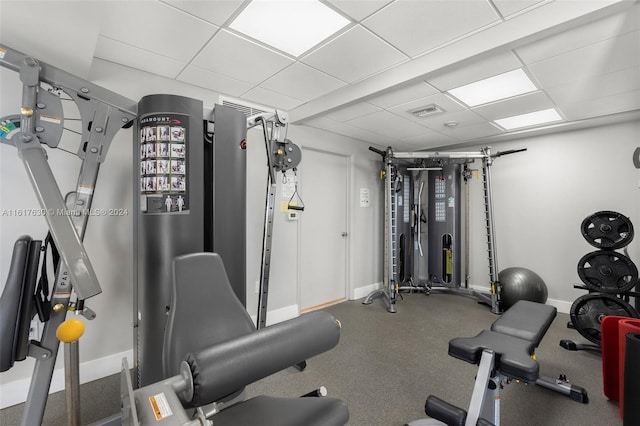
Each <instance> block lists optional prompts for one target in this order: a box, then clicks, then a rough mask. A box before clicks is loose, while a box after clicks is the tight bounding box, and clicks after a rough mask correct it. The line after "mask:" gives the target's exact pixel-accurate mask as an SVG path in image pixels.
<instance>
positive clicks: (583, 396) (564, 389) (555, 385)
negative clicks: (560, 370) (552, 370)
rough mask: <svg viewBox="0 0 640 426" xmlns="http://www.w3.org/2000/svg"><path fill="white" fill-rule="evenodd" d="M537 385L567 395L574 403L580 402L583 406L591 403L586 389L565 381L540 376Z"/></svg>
mask: <svg viewBox="0 0 640 426" xmlns="http://www.w3.org/2000/svg"><path fill="white" fill-rule="evenodd" d="M536 385H538V386H542V387H543V388H547V389H551V390H552V391H554V392H558V393H561V394H563V395H566V396H568V397H569V398H571V399H573V400H574V401H578V402H581V403H583V404H586V403H588V402H589V396H588V395H587V391H586V389H584V388H582V387H580V386H576V385H572V384H571V383H569V382H568V381H567V380H564V379H552V378H551V377H545V376H540V377H539V378H538V380H536Z"/></svg>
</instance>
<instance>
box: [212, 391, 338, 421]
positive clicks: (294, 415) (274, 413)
mask: <svg viewBox="0 0 640 426" xmlns="http://www.w3.org/2000/svg"><path fill="white" fill-rule="evenodd" d="M211 420H213V424H214V425H216V426H255V425H260V426H333V425H343V424H345V423H347V421H348V420H349V410H348V409H347V406H346V404H345V403H344V402H342V401H340V400H338V399H335V398H327V397H324V398H296V399H291V398H275V397H270V396H257V397H255V398H252V399H250V400H248V401H245V402H243V403H241V404H238V405H234V406H231V407H229V408H225V409H224V410H222V411H221V412H220V413H218V414H216V415H214V416H213V417H212V418H211Z"/></svg>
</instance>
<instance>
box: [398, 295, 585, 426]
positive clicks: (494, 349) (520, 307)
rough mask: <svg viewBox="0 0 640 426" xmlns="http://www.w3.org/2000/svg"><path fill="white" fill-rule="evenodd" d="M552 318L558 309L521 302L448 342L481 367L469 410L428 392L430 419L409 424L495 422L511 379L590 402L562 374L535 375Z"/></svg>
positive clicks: (452, 352) (455, 353)
mask: <svg viewBox="0 0 640 426" xmlns="http://www.w3.org/2000/svg"><path fill="white" fill-rule="evenodd" d="M555 317H556V308H554V307H552V306H548V305H544V304H541V303H535V302H529V301H525V300H521V301H518V302H517V303H516V304H514V305H513V306H512V307H511V308H510V309H509V310H507V311H506V312H505V313H504V314H502V316H501V317H500V318H498V319H497V320H496V321H495V322H494V323H493V324H492V325H491V329H490V330H483V331H481V332H480V333H479V334H478V335H477V336H475V337H458V338H454V339H452V340H450V341H449V355H451V356H453V357H454V358H458V359H461V360H463V361H466V362H469V363H471V364H478V366H479V367H478V374H477V376H476V382H475V385H474V388H473V395H472V397H471V402H470V404H469V410H468V412H467V411H465V410H464V409H462V408H459V407H456V406H454V405H452V404H449V403H447V402H445V401H443V400H442V399H440V398H438V397H436V396H433V395H429V397H428V398H427V401H426V403H425V413H426V414H427V415H428V416H430V417H431V419H424V420H417V421H413V422H410V423H408V426H427V425H442V424H447V425H460V426H462V425H465V426H470V425H473V426H474V425H499V424H500V405H499V404H500V402H499V401H500V388H501V387H502V385H503V384H504V383H509V382H510V381H511V380H513V379H515V380H519V381H522V382H525V383H531V384H537V385H540V386H543V387H545V388H548V389H552V390H554V391H556V392H560V393H562V394H564V395H567V396H569V397H571V399H574V400H576V401H579V402H583V403H586V402H588V397H587V392H586V391H585V390H584V389H583V388H580V387H578V386H574V385H570V384H568V383H567V382H566V379H565V378H562V376H561V379H558V380H554V379H549V378H545V377H540V375H539V371H540V366H539V364H538V362H537V361H536V360H535V358H534V357H533V354H534V351H535V348H537V347H538V345H539V344H540V341H541V340H542V338H543V337H544V335H545V333H546V332H547V330H548V329H549V326H550V325H551V323H552V322H553V320H554V318H555Z"/></svg>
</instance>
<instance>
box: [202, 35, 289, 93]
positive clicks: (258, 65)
mask: <svg viewBox="0 0 640 426" xmlns="http://www.w3.org/2000/svg"><path fill="white" fill-rule="evenodd" d="M238 52H241V54H238ZM192 63H193V65H196V66H198V67H200V68H204V69H207V70H209V71H213V72H216V73H218V74H222V75H226V76H227V77H231V78H234V79H236V80H241V81H245V82H247V83H252V84H258V83H261V82H262V81H264V80H266V79H267V78H269V77H271V76H272V75H273V74H275V73H277V72H278V71H280V70H282V69H284V68H285V67H287V66H289V65H291V64H292V63H293V60H292V59H290V58H287V57H286V56H284V55H282V54H280V53H277V52H274V51H272V50H269V49H267V48H265V47H262V46H259V45H258V44H256V43H254V42H252V41H249V40H246V39H244V38H242V37H240V36H237V35H235V34H232V33H230V32H228V31H224V30H222V31H220V32H219V33H218V34H216V36H215V37H214V38H213V39H212V40H211V41H210V42H209V43H208V44H207V45H206V46H205V48H204V49H202V51H201V52H200V54H199V55H198V56H197V57H196V58H195V59H194V60H193V62H192Z"/></svg>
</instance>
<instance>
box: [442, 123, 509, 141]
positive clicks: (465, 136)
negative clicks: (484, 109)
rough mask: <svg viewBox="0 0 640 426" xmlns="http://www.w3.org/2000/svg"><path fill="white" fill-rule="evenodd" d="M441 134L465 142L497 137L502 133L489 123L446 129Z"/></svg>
mask: <svg viewBox="0 0 640 426" xmlns="http://www.w3.org/2000/svg"><path fill="white" fill-rule="evenodd" d="M442 133H444V134H445V135H447V136H450V137H452V138H455V139H458V140H460V141H466V140H473V139H478V138H484V137H487V136H494V135H498V134H500V133H503V131H502V130H500V129H498V128H497V127H495V126H493V125H492V124H490V123H479V124H472V125H470V126H459V127H455V128H453V129H446V130H443V131H442Z"/></svg>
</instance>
